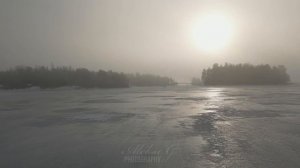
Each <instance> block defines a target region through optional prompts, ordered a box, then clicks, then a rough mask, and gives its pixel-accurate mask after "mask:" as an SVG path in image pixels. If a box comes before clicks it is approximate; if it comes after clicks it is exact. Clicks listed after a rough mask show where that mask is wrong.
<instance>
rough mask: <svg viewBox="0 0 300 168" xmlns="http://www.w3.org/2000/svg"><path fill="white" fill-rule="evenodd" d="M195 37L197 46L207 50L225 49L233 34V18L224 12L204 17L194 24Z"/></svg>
mask: <svg viewBox="0 0 300 168" xmlns="http://www.w3.org/2000/svg"><path fill="white" fill-rule="evenodd" d="M193 29H194V31H193V34H192V36H193V39H194V42H195V45H196V47H197V48H199V49H201V50H203V51H206V52H217V51H220V50H222V49H224V48H225V47H226V46H227V45H228V44H229V43H230V41H231V38H232V36H233V24H232V21H231V19H229V18H228V17H226V16H225V15H222V14H210V15H206V16H204V17H202V19H200V20H199V21H197V23H196V25H195V26H194V28H193Z"/></svg>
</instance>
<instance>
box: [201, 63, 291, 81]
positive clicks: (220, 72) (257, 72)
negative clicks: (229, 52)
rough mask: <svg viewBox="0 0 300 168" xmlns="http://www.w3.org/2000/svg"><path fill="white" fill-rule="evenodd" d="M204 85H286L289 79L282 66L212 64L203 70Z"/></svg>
mask: <svg viewBox="0 0 300 168" xmlns="http://www.w3.org/2000/svg"><path fill="white" fill-rule="evenodd" d="M201 79H202V81H203V83H204V84H205V85H248V84H250V85H251V84H254V85H263V84H286V83H288V82H289V81H290V77H289V75H288V74H287V72H286V68H285V67H284V66H283V65H279V66H272V67H271V66H270V65H268V64H265V65H251V64H237V65H234V64H228V63H226V64H225V65H219V64H214V65H213V67H212V68H208V69H204V70H203V71H202V77H201Z"/></svg>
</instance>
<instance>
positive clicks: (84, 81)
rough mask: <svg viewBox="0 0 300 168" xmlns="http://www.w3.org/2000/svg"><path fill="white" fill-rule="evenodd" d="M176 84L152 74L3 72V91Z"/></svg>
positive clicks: (44, 70)
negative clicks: (34, 88) (37, 88)
mask: <svg viewBox="0 0 300 168" xmlns="http://www.w3.org/2000/svg"><path fill="white" fill-rule="evenodd" d="M174 84H176V82H175V81H174V80H173V79H171V78H168V77H161V76H156V75H149V74H135V75H133V74H127V75H126V74H124V73H117V72H113V71H103V70H99V71H98V72H95V71H89V70H88V69H85V68H78V69H72V68H71V67H51V68H48V67H44V66H39V67H34V68H32V67H27V66H17V67H15V68H11V69H9V70H6V71H0V87H1V88H4V89H19V88H28V87H33V86H37V87H40V88H56V87H62V86H78V87H83V88H95V87H97V88H122V87H129V86H167V85H174Z"/></svg>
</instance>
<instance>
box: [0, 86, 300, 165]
mask: <svg viewBox="0 0 300 168" xmlns="http://www.w3.org/2000/svg"><path fill="white" fill-rule="evenodd" d="M299 114H300V86H298V85H289V86H240V87H190V86H174V87H145V88H126V89H76V88H60V89H53V90H51V89H48V90H40V89H25V90H0V123H1V127H0V149H1V150H0V167H1V168H2V167H3V168H20V167H30V168H40V167H43V168H57V167H62V168H65V167H66V168H69V167H72V168H81V167H82V168H96V167H99V168H104V167H105V168H118V167H122V168H126V167H130V168H132V167H134V168H138V167H147V168H149V167H160V168H168V167H170V168H174V167H178V168H204V167H205V168H206V167H208V168H209V167H211V168H214V167H216V168H218V167H222V168H223V167H246V168H287V167H295V168H296V167H300V115H299Z"/></svg>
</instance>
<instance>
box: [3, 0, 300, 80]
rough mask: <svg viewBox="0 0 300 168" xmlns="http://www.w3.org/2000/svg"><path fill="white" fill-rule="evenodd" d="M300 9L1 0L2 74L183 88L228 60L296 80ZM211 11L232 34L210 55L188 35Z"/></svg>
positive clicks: (268, 4)
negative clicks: (77, 76)
mask: <svg viewBox="0 0 300 168" xmlns="http://www.w3.org/2000/svg"><path fill="white" fill-rule="evenodd" d="M299 5H300V2H299V1H288V2H287V1H283V0H275V1H270V0H263V1H260V0H255V1H243V2H241V1H238V0H233V1H226V2H225V1H214V2H212V1H207V0H202V1H193V0H191V1H172V2H171V3H170V2H169V1H167V0H164V1H143V0H139V1H137V0H129V1H120V0H113V1H104V0H99V1H92V0H90V1H84V2H82V1H79V0H72V1H71V0H62V1H46V0H44V1H40V0H31V1H27V2H25V1H21V0H9V1H8V0H4V1H1V2H0V11H1V13H0V24H1V29H0V35H1V37H2V38H1V39H0V60H1V61H0V68H1V69H2V70H3V69H7V68H10V67H14V66H16V65H25V66H36V65H42V66H51V65H55V66H72V67H86V68H88V69H92V70H97V69H104V70H114V71H120V72H126V73H136V72H140V73H151V74H159V75H163V76H171V77H173V78H174V79H176V80H177V81H182V82H186V81H189V80H190V79H191V78H192V77H195V76H199V74H201V71H202V69H205V68H208V67H209V66H210V65H212V64H213V63H219V64H224V63H225V62H229V63H234V64H237V63H250V64H271V65H285V66H286V67H287V69H288V73H289V74H290V75H291V79H292V81H294V82H298V81H300V74H299V73H298V72H299V70H300V69H299V66H298V62H300V58H299V53H300V49H299V47H298V46H299V45H300V40H299V39H300V38H299V30H300V22H299V19H298V16H299V15H300V11H299V10H298V8H297V6H299ZM215 13H217V14H218V15H220V16H222V17H223V16H224V17H226V18H225V20H226V19H227V21H228V24H229V23H230V26H231V27H232V31H231V36H230V39H228V40H227V42H226V46H225V47H223V48H222V49H220V50H219V51H216V52H215V51H214V52H207V51H206V50H204V49H203V48H201V47H198V46H197V43H200V44H201V41H200V42H195V39H194V35H195V34H193V31H194V29H195V28H197V26H198V25H199V23H201V19H202V20H203V18H205V17H206V16H207V15H208V16H209V17H211V16H213V15H214V14H215ZM210 15H211V16H210ZM199 20H200V21H199ZM213 24H214V23H213ZM226 24H227V23H226ZM221 26H222V25H221ZM225 26H226V25H225ZM196 40H197V39H196ZM206 47H207V48H209V47H210V48H211V46H206ZM213 47H215V46H213Z"/></svg>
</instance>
